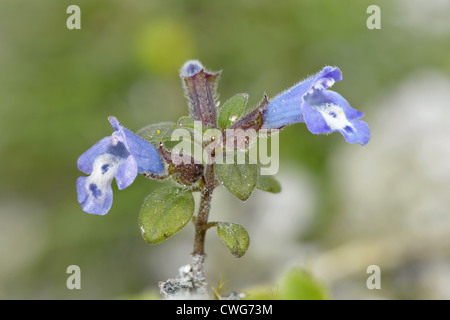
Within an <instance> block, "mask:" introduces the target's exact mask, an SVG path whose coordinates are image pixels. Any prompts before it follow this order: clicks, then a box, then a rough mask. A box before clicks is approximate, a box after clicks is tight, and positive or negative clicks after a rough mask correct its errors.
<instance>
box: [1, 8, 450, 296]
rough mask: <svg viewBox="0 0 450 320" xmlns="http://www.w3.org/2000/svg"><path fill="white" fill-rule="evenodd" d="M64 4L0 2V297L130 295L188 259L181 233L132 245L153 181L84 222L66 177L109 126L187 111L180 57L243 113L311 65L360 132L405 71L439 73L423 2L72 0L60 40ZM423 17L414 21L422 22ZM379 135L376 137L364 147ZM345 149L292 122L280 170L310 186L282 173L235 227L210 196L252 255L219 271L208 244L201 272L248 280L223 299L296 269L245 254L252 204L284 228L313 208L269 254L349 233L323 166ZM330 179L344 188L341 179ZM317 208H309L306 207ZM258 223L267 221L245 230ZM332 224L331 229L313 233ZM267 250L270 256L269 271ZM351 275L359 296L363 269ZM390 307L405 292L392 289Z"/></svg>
mask: <svg viewBox="0 0 450 320" xmlns="http://www.w3.org/2000/svg"><path fill="white" fill-rule="evenodd" d="M374 2H376V4H378V5H379V6H380V8H381V12H382V16H381V17H382V22H381V26H382V28H381V30H369V29H367V27H366V19H367V17H368V14H367V13H366V9H367V7H368V6H369V5H371V4H374ZM71 4H74V3H73V2H71V1H54V0H41V1H26V0H14V1H13V0H0V128H1V129H2V134H1V135H0V155H1V156H0V181H1V183H0V298H4V299H15V298H41V299H47V298H60V299H77V298H102V299H108V298H116V297H123V296H135V294H139V292H142V291H144V290H146V289H148V288H149V287H150V288H155V287H156V285H157V282H158V281H159V280H164V279H167V278H169V277H170V276H171V275H172V274H173V273H175V272H176V270H177V269H178V267H179V265H180V261H185V263H188V262H189V258H190V257H189V254H190V252H191V250H192V242H193V232H192V229H191V228H190V227H191V226H189V225H188V226H186V228H185V229H183V230H181V232H180V233H179V235H178V234H177V235H176V236H174V237H172V238H171V239H169V240H168V241H165V242H164V243H161V244H158V245H157V246H149V245H148V244H147V243H146V242H145V241H144V240H143V239H142V237H141V235H140V232H139V226H138V216H139V210H140V208H141V205H142V203H143V201H144V199H145V197H146V196H147V195H148V194H150V193H151V191H152V190H153V189H155V188H156V187H157V186H159V185H158V183H157V182H151V181H148V180H147V179H144V178H142V177H141V178H139V177H138V178H137V180H136V182H135V183H134V184H133V186H132V187H131V188H128V189H126V190H122V191H120V192H119V191H118V190H117V187H116V186H114V185H113V190H114V203H113V207H112V209H111V211H110V212H109V213H108V215H106V216H104V217H98V216H92V215H89V214H86V213H84V212H83V211H82V210H81V208H80V206H79V204H78V203H77V201H76V190H75V181H76V178H77V177H78V176H80V175H82V173H81V172H79V171H78V170H77V168H76V159H77V158H78V157H79V155H81V154H82V153H83V152H84V151H85V150H87V149H88V148H89V147H90V146H92V145H93V144H94V143H95V142H96V141H98V140H99V139H100V138H102V137H104V136H108V135H110V134H111V128H110V126H109V124H108V122H107V117H108V116H110V115H114V116H116V117H117V118H119V119H121V121H122V123H123V125H125V126H126V127H128V128H129V129H130V130H133V131H137V130H138V129H139V128H142V127H144V126H146V125H148V124H150V123H156V122H161V121H176V120H177V119H179V118H180V117H181V116H183V115H187V114H188V110H187V106H186V101H185V98H184V97H183V91H182V86H181V81H180V79H179V76H178V71H179V68H180V67H181V65H182V64H183V62H185V61H186V60H188V59H192V58H196V59H199V60H200V61H202V63H203V64H204V65H205V66H207V67H208V68H209V69H211V70H223V72H222V75H221V80H220V83H219V88H218V92H219V94H220V97H221V98H220V100H221V101H222V103H223V102H225V101H226V100H228V99H229V98H230V97H231V96H233V95H234V94H236V93H241V92H246V93H248V94H249V102H248V104H249V106H250V105H256V104H258V102H259V101H260V100H261V98H262V97H263V94H264V93H267V94H268V96H269V97H273V96H274V95H275V94H277V93H278V92H280V91H282V90H284V89H286V88H288V87H289V86H291V85H292V84H294V83H295V82H297V81H299V80H301V79H302V78H304V77H306V76H307V75H309V74H312V73H315V72H317V71H318V70H320V69H321V68H322V67H323V66H325V65H336V66H338V67H339V68H340V69H341V70H342V71H343V77H344V80H343V81H341V82H339V83H337V84H336V85H335V87H336V90H337V91H339V92H340V93H341V94H342V95H343V96H345V97H346V98H347V99H348V100H349V102H350V103H351V105H352V106H354V107H355V108H357V109H358V110H361V111H362V112H364V113H365V114H366V116H365V118H364V120H365V121H367V122H368V124H369V126H370V125H371V122H372V119H373V117H374V116H375V114H376V112H377V110H374V109H371V108H370V106H371V105H373V103H374V102H376V101H379V100H380V99H382V98H383V95H384V94H385V93H386V92H392V91H393V90H395V88H396V86H397V85H398V83H399V82H400V81H402V80H403V79H405V78H406V77H408V76H409V75H410V74H411V73H412V72H414V71H415V70H420V69H433V70H439V72H442V73H446V74H447V75H448V74H449V73H450V58H449V55H448V52H449V51H450V42H449V41H448V36H449V34H450V32H449V28H448V21H449V20H450V19H449V18H448V16H445V14H446V12H447V13H448V12H449V10H448V7H444V8H443V9H442V10H440V11H439V14H438V15H437V16H436V17H437V18H433V19H429V20H426V21H425V23H424V21H423V19H422V20H421V19H415V17H419V16H420V15H417V14H416V13H417V10H416V11H414V10H415V8H417V7H418V6H420V1H411V2H408V1H400V0H399V1H368V0H367V1H366V0H363V1H361V0H349V1H345V2H338V1H324V0H320V1H317V0H306V1H269V0H262V1H261V0H245V1H241V0H228V1H207V0H194V1H183V0H167V1H156V0H154V1H144V0H130V1H120V0H110V1H101V0H78V1H76V5H78V6H79V7H80V8H81V30H68V29H67V28H66V19H67V18H68V16H69V15H68V14H67V13H66V9H67V7H68V6H69V5H71ZM431 7H432V6H430V8H428V7H427V8H425V9H426V10H425V9H424V10H422V11H420V12H421V13H423V14H427V12H429V10H431ZM446 8H447V9H446ZM427 10H428V11H427ZM414 14H416V15H414ZM391 107H392V108H395V105H392V106H391ZM423 107H424V108H426V107H427V106H426V105H424V106H423ZM405 117H407V115H405ZM405 123H406V122H405ZM399 125H401V124H400V122H399ZM406 125H407V124H405V126H406ZM381 130H382V129H381ZM378 134H379V132H376V131H375V132H373V141H376V140H377V135H378ZM393 136H395V133H393ZM350 148H351V150H357V149H358V148H359V146H353V145H352V146H350V145H346V144H345V141H343V139H342V137H341V136H340V135H339V134H332V135H330V136H328V137H327V136H316V135H312V134H310V133H309V132H308V130H307V129H306V128H305V127H304V126H303V125H296V126H292V127H288V128H286V129H284V130H283V131H282V132H281V134H280V166H281V167H282V168H286V167H287V166H288V165H289V168H291V169H292V171H295V170H299V171H301V172H308V176H307V177H305V176H302V175H301V174H300V175H294V174H293V173H292V174H291V176H292V177H294V176H295V177H302V179H300V178H298V179H297V180H295V179H294V181H295V182H292V180H289V181H291V182H289V183H286V182H285V184H283V180H280V181H281V187H282V192H281V193H279V194H275V195H267V196H266V195H264V197H265V198H264V199H262V198H261V197H259V198H257V197H258V192H259V191H255V192H254V193H253V194H252V196H251V197H250V199H249V200H248V201H247V203H245V204H237V206H240V205H242V207H239V208H240V209H239V210H242V211H243V212H245V214H242V215H240V216H239V217H236V216H233V217H230V218H227V217H226V216H227V215H230V216H232V215H233V210H234V209H233V208H235V207H233V206H234V202H233V201H237V200H235V199H233V200H230V201H225V203H226V205H221V204H222V203H223V202H221V201H222V200H220V199H218V200H215V201H216V202H214V201H213V207H212V213H211V219H212V220H216V216H215V215H216V214H217V215H222V216H223V219H222V220H221V221H234V222H236V223H239V224H241V223H242V224H243V225H245V226H246V229H247V230H248V232H249V235H250V237H251V238H252V245H251V246H250V247H249V250H248V251H247V253H246V254H245V256H243V258H242V259H239V260H238V261H233V262H230V264H231V265H228V266H226V263H223V261H228V260H226V259H231V260H233V258H231V257H230V256H229V254H227V253H226V251H225V250H226V248H223V249H224V251H220V250H219V251H218V253H220V254H221V255H222V256H223V260H216V261H215V259H216V255H215V254H214V250H213V249H212V248H213V246H214V245H215V242H214V241H215V240H217V239H214V238H213V237H211V238H208V239H207V248H206V251H207V252H211V255H210V256H209V257H208V259H209V260H207V264H210V265H212V264H214V263H218V264H222V268H223V269H224V270H225V271H224V275H226V276H225V277H226V278H227V279H230V280H229V282H228V284H229V285H230V286H232V287H236V286H238V285H240V283H239V282H233V281H239V280H237V279H245V281H246V282H245V281H244V282H243V283H242V285H243V287H242V288H236V289H239V290H241V289H243V288H244V285H245V286H247V285H256V284H258V283H266V282H267V281H266V280H267V279H268V278H273V277H274V275H273V273H274V272H276V271H277V270H279V268H280V264H282V263H283V261H285V262H286V261H287V260H289V259H291V258H292V259H294V260H296V261H298V260H301V259H298V258H299V257H300V256H301V255H298V256H297V255H296V254H294V253H292V252H293V251H289V249H290V247H289V248H287V246H284V247H280V246H278V247H277V248H276V249H275V248H273V247H271V246H270V243H269V245H262V244H258V241H256V240H255V239H257V235H256V234H257V233H258V230H257V229H253V228H252V227H251V225H252V224H253V225H254V226H258V228H259V229H261V230H266V229H264V228H265V226H266V227H267V226H271V225H273V223H266V222H267V221H272V220H270V219H271V218H270V217H265V218H263V217H262V216H259V215H258V213H260V212H262V211H263V209H264V208H263V207H262V206H260V204H259V203H255V202H254V201H259V202H260V203H266V205H265V208H273V209H272V211H273V213H274V214H275V215H276V217H275V218H274V219H275V220H276V221H277V222H279V223H281V224H282V225H283V217H284V216H285V217H291V218H289V219H294V220H295V218H292V217H297V216H298V215H300V214H301V212H300V208H310V209H311V208H312V209H311V210H312V215H311V216H312V218H311V219H310V221H309V223H308V224H303V225H301V228H299V230H298V232H297V233H295V234H292V233H289V232H287V231H279V230H278V229H277V230H275V231H273V232H274V233H275V232H278V233H277V235H278V236H277V237H272V238H271V239H270V240H271V241H272V243H277V244H278V243H293V242H295V243H296V244H297V245H300V246H303V247H305V246H312V247H314V248H325V249H326V248H332V247H333V246H334V245H336V243H337V242H336V241H337V239H343V238H345V237H344V235H345V234H346V228H345V225H346V224H345V222H346V221H345V220H344V221H342V220H339V219H340V213H342V206H341V204H342V203H343V202H342V200H343V199H342V198H338V197H337V196H336V194H337V193H336V192H335V190H336V189H335V188H336V186H335V185H333V184H332V183H330V179H331V178H332V177H333V176H335V173H336V172H335V171H336V170H337V171H339V168H337V169H336V168H334V167H332V168H331V169H330V157H332V156H334V155H336V154H337V153H338V152H345V155H346V156H347V157H353V153H352V151H350V150H348V149H350ZM365 148H366V149H358V150H357V151H353V152H359V153H362V152H364V151H361V150H370V149H369V148H371V143H369V145H368V146H366V147H365ZM374 167H376V166H375V165H374V166H372V167H371V168H374ZM333 170H334V171H333ZM377 170H380V172H382V170H383V168H377ZM330 171H333V172H330ZM349 171H351V170H349ZM373 174H374V175H376V172H375V173H373ZM303 178H305V179H304V180H303ZM284 181H288V180H284ZM305 181H312V183H310V184H308V188H306V189H305V188H303V187H302V186H301V183H305ZM339 182H340V183H341V184H340V185H339V187H340V188H341V189H345V183H346V182H347V181H346V180H345V177H344V178H342V180H339ZM296 188H300V190H303V191H305V190H306V191H305V194H308V192H311V193H312V195H311V197H307V198H297V195H295V194H291V193H289V190H297V189H296ZM316 191H317V192H316ZM395 191H396V190H393V191H392V192H393V193H395ZM423 192H425V193H426V192H427V190H425V189H424V190H423ZM286 194H289V195H291V196H289V197H288V198H286V197H284V196H283V195H286ZM219 197H221V194H220V193H219ZM316 198H317V199H320V200H319V201H317V205H311V206H310V207H305V206H306V205H307V204H308V203H309V202H308V201H312V199H316ZM352 198H354V197H352ZM226 199H228V198H226ZM256 199H258V200H256ZM265 200H270V203H274V204H276V207H270V204H267V202H264V201H265ZM252 201H253V202H252ZM382 201H383V199H379V202H380V203H381V202H382ZM374 202H376V203H378V202H377V201H374ZM242 208H243V209H242ZM280 208H285V209H280ZM286 208H287V209H286ZM305 210H306V209H305ZM346 210H347V209H346ZM297 211H298V212H297ZM236 212H241V211H238V210H237V211H236ZM346 212H347V211H346ZM291 213H292V214H293V215H290V214H291ZM283 215H284V216H283ZM246 219H248V220H249V221H246ZM264 219H266V220H264ZM286 219H287V218H286ZM217 220H220V219H217ZM260 220H261V221H262V220H264V221H265V222H264V223H266V224H264V223H263V222H261V224H258V223H259V222H258V221H260ZM290 222H292V221H291V220H290ZM336 222H340V223H341V224H339V223H338V224H336ZM386 223H389V222H386ZM291 225H292V226H293V225H294V224H292V223H291ZM335 225H343V227H342V228H340V229H339V230H340V232H337V231H336V230H334V232H333V233H332V234H333V237H326V235H328V231H329V229H330V227H331V226H335ZM247 226H249V227H248V228H247ZM284 226H285V227H286V228H287V229H289V227H290V226H289V223H286V224H284ZM269 230H270V229H269ZM271 234H272V230H270V233H268V232H266V235H267V237H271ZM253 235H255V237H254V236H253ZM360 235H361V234H358V232H356V233H355V238H354V239H353V241H356V242H358V236H360ZM284 237H287V238H289V239H288V240H285V238H284ZM261 239H264V238H261ZM222 246H223V245H222ZM260 246H263V247H260ZM277 250H278V251H277ZM283 250H284V251H283ZM276 254H279V255H280V256H277V259H270V258H271V257H272V256H273V255H276ZM284 254H285V255H284ZM302 257H303V256H302ZM261 259H268V260H270V261H271V262H272V263H273V265H269V264H264V266H265V267H267V269H265V268H263V267H261V268H260V269H258V267H256V268H257V269H255V270H256V271H254V272H250V271H248V270H249V269H246V266H252V268H254V265H255V264H252V261H256V262H257V263H256V266H258V265H261V263H260V261H262V260H261ZM182 263H183V262H182ZM258 263H259V264H258ZM371 263H376V261H375V262H371ZM72 264H76V265H79V266H80V268H81V272H82V289H81V290H72V291H71V290H68V289H67V288H66V286H65V283H66V279H67V276H68V275H67V274H66V268H67V267H68V266H69V265H72ZM268 270H270V271H268ZM215 271H216V269H214V268H212V269H211V271H210V272H215ZM413 271H414V270H413ZM246 272H248V273H246ZM412 274H414V272H412ZM209 276H210V277H211V278H212V279H216V278H217V274H209ZM233 276H234V277H235V278H233ZM361 277H362V279H361V281H362V282H361V283H362V285H364V283H365V282H364V281H365V280H364V277H365V274H364V271H363V273H362V276H361ZM234 279H236V280H234ZM299 279H300V278H299ZM297 280H298V279H297ZM297 280H295V281H297ZM295 281H293V283H294V282H295ZM298 281H302V280H298ZM358 281H359V280H358ZM393 287H395V285H393ZM386 290H388V289H386ZM294 296H295V297H296V298H301V297H305V296H304V295H296V294H294ZM294 296H293V297H294ZM387 296H389V297H399V296H402V293H401V292H397V291H395V290H392V291H389V294H388V295H387Z"/></svg>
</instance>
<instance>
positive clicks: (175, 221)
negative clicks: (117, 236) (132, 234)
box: [139, 187, 195, 244]
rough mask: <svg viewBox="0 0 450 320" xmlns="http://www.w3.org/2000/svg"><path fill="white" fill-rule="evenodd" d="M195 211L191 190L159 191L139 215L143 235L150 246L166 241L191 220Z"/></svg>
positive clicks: (145, 202)
mask: <svg viewBox="0 0 450 320" xmlns="http://www.w3.org/2000/svg"><path fill="white" fill-rule="evenodd" d="M194 209H195V202H194V197H193V196H192V193H191V192H190V191H189V190H185V189H181V188H177V187H170V188H162V189H158V190H156V191H154V192H153V193H151V194H150V195H149V196H148V197H147V198H146V199H145V200H144V204H143V205H142V208H141V212H140V214H139V225H140V229H141V234H142V236H143V237H144V239H145V240H146V241H147V242H148V243H150V244H154V243H158V242H161V241H163V240H166V239H167V238H169V237H170V236H172V235H174V234H175V233H177V232H178V231H180V230H181V229H182V228H183V227H184V226H185V225H186V224H187V223H188V222H189V220H191V218H192V215H193V214H194Z"/></svg>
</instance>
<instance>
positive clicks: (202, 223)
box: [192, 164, 216, 256]
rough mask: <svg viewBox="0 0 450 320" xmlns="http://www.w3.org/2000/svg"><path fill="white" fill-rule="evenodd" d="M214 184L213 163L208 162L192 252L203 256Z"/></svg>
mask: <svg viewBox="0 0 450 320" xmlns="http://www.w3.org/2000/svg"><path fill="white" fill-rule="evenodd" d="M215 186H216V185H215V176H214V164H209V165H207V166H206V169H205V185H204V187H203V190H202V191H201V198H200V206H199V209H198V214H197V219H196V221H195V238H194V252H193V253H192V255H201V256H203V255H204V254H205V235H206V230H207V229H208V227H207V225H208V217H209V211H210V209H211V198H212V193H213V191H214V188H215Z"/></svg>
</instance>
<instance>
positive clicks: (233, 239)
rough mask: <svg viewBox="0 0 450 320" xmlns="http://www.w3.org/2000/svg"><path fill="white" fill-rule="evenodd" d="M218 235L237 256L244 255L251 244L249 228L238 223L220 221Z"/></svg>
mask: <svg viewBox="0 0 450 320" xmlns="http://www.w3.org/2000/svg"><path fill="white" fill-rule="evenodd" d="M217 235H218V236H219V238H220V240H222V242H223V243H224V244H225V245H226V246H227V248H228V250H230V252H231V254H232V255H233V257H235V258H240V257H242V256H243V255H244V253H245V251H247V248H248V245H249V244H250V237H249V236H248V232H247V230H245V228H244V227H243V226H241V225H239V224H236V223H230V222H219V223H218V224H217Z"/></svg>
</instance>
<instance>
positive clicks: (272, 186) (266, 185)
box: [256, 175, 281, 193]
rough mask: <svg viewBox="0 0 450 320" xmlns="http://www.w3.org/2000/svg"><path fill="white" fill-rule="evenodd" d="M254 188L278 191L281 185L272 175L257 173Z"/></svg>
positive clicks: (272, 191)
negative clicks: (256, 181)
mask: <svg viewBox="0 0 450 320" xmlns="http://www.w3.org/2000/svg"><path fill="white" fill-rule="evenodd" d="M256 188H257V189H259V190H261V191H266V192H271V193H279V192H280V191H281V185H280V183H279V182H278V180H277V179H275V177H274V176H269V175H259V177H258V183H257V184H256Z"/></svg>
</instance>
